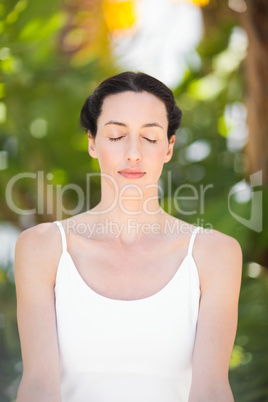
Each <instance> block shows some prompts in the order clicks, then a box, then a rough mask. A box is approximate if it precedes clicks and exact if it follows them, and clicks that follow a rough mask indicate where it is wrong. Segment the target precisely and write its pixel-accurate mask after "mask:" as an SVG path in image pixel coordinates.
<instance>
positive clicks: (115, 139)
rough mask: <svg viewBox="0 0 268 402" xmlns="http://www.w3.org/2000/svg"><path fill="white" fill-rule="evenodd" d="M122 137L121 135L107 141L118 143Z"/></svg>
mask: <svg viewBox="0 0 268 402" xmlns="http://www.w3.org/2000/svg"><path fill="white" fill-rule="evenodd" d="M123 137H124V136H123V135H121V137H116V138H111V137H110V138H109V140H110V141H119V140H121V138H123Z"/></svg>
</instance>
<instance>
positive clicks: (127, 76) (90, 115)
mask: <svg viewBox="0 0 268 402" xmlns="http://www.w3.org/2000/svg"><path fill="white" fill-rule="evenodd" d="M127 91H131V92H137V93H138V92H143V91H145V92H148V93H150V94H152V95H154V96H156V97H157V98H158V99H160V100H161V101H162V102H163V103H164V104H165V106H166V110H167V118H168V132H167V136H168V139H170V137H171V136H172V135H173V134H175V132H176V130H177V129H178V128H179V127H180V122H181V116H182V111H181V110H180V109H179V107H178V106H177V105H176V102H175V99H174V95H173V93H172V91H171V90H170V89H169V88H168V87H167V86H166V85H165V84H163V83H162V82H161V81H159V80H157V79H156V78H154V77H151V76H150V75H148V74H145V73H141V72H139V73H134V72H131V71H126V72H123V73H120V74H117V75H114V76H112V77H109V78H107V79H106V80H104V81H103V82H102V83H101V84H100V85H99V86H98V87H97V88H96V89H95V91H94V92H93V94H92V95H90V96H89V97H88V98H87V99H86V101H85V103H84V105H83V107H82V110H81V114H80V124H81V127H82V128H84V129H85V130H86V131H89V132H90V134H91V135H92V136H93V137H95V136H96V134H97V121H98V118H99V116H100V114H101V111H102V105H103V101H104V99H105V98H106V97H107V96H109V95H116V94H119V93H122V92H127Z"/></svg>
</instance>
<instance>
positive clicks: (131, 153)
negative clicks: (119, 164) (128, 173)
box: [126, 139, 141, 162]
mask: <svg viewBox="0 0 268 402" xmlns="http://www.w3.org/2000/svg"><path fill="white" fill-rule="evenodd" d="M126 160H127V161H129V162H139V161H140V160H141V152H140V148H139V144H138V141H137V139H133V140H131V141H129V144H128V146H127V150H126Z"/></svg>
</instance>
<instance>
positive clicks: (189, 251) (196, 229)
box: [188, 226, 201, 255]
mask: <svg viewBox="0 0 268 402" xmlns="http://www.w3.org/2000/svg"><path fill="white" fill-rule="evenodd" d="M200 229H201V227H200V226H198V227H196V228H195V230H194V231H193V233H192V235H191V238H190V241H189V246H188V255H192V252H193V246H194V240H195V237H196V235H197V233H198V231H199V230H200Z"/></svg>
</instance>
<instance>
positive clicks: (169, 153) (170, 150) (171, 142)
mask: <svg viewBox="0 0 268 402" xmlns="http://www.w3.org/2000/svg"><path fill="white" fill-rule="evenodd" d="M174 144H175V135H174V134H173V135H172V136H171V137H170V139H169V141H168V149H167V153H166V156H165V159H164V162H165V163H166V162H169V161H170V159H171V158H172V155H173V148H174Z"/></svg>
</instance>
